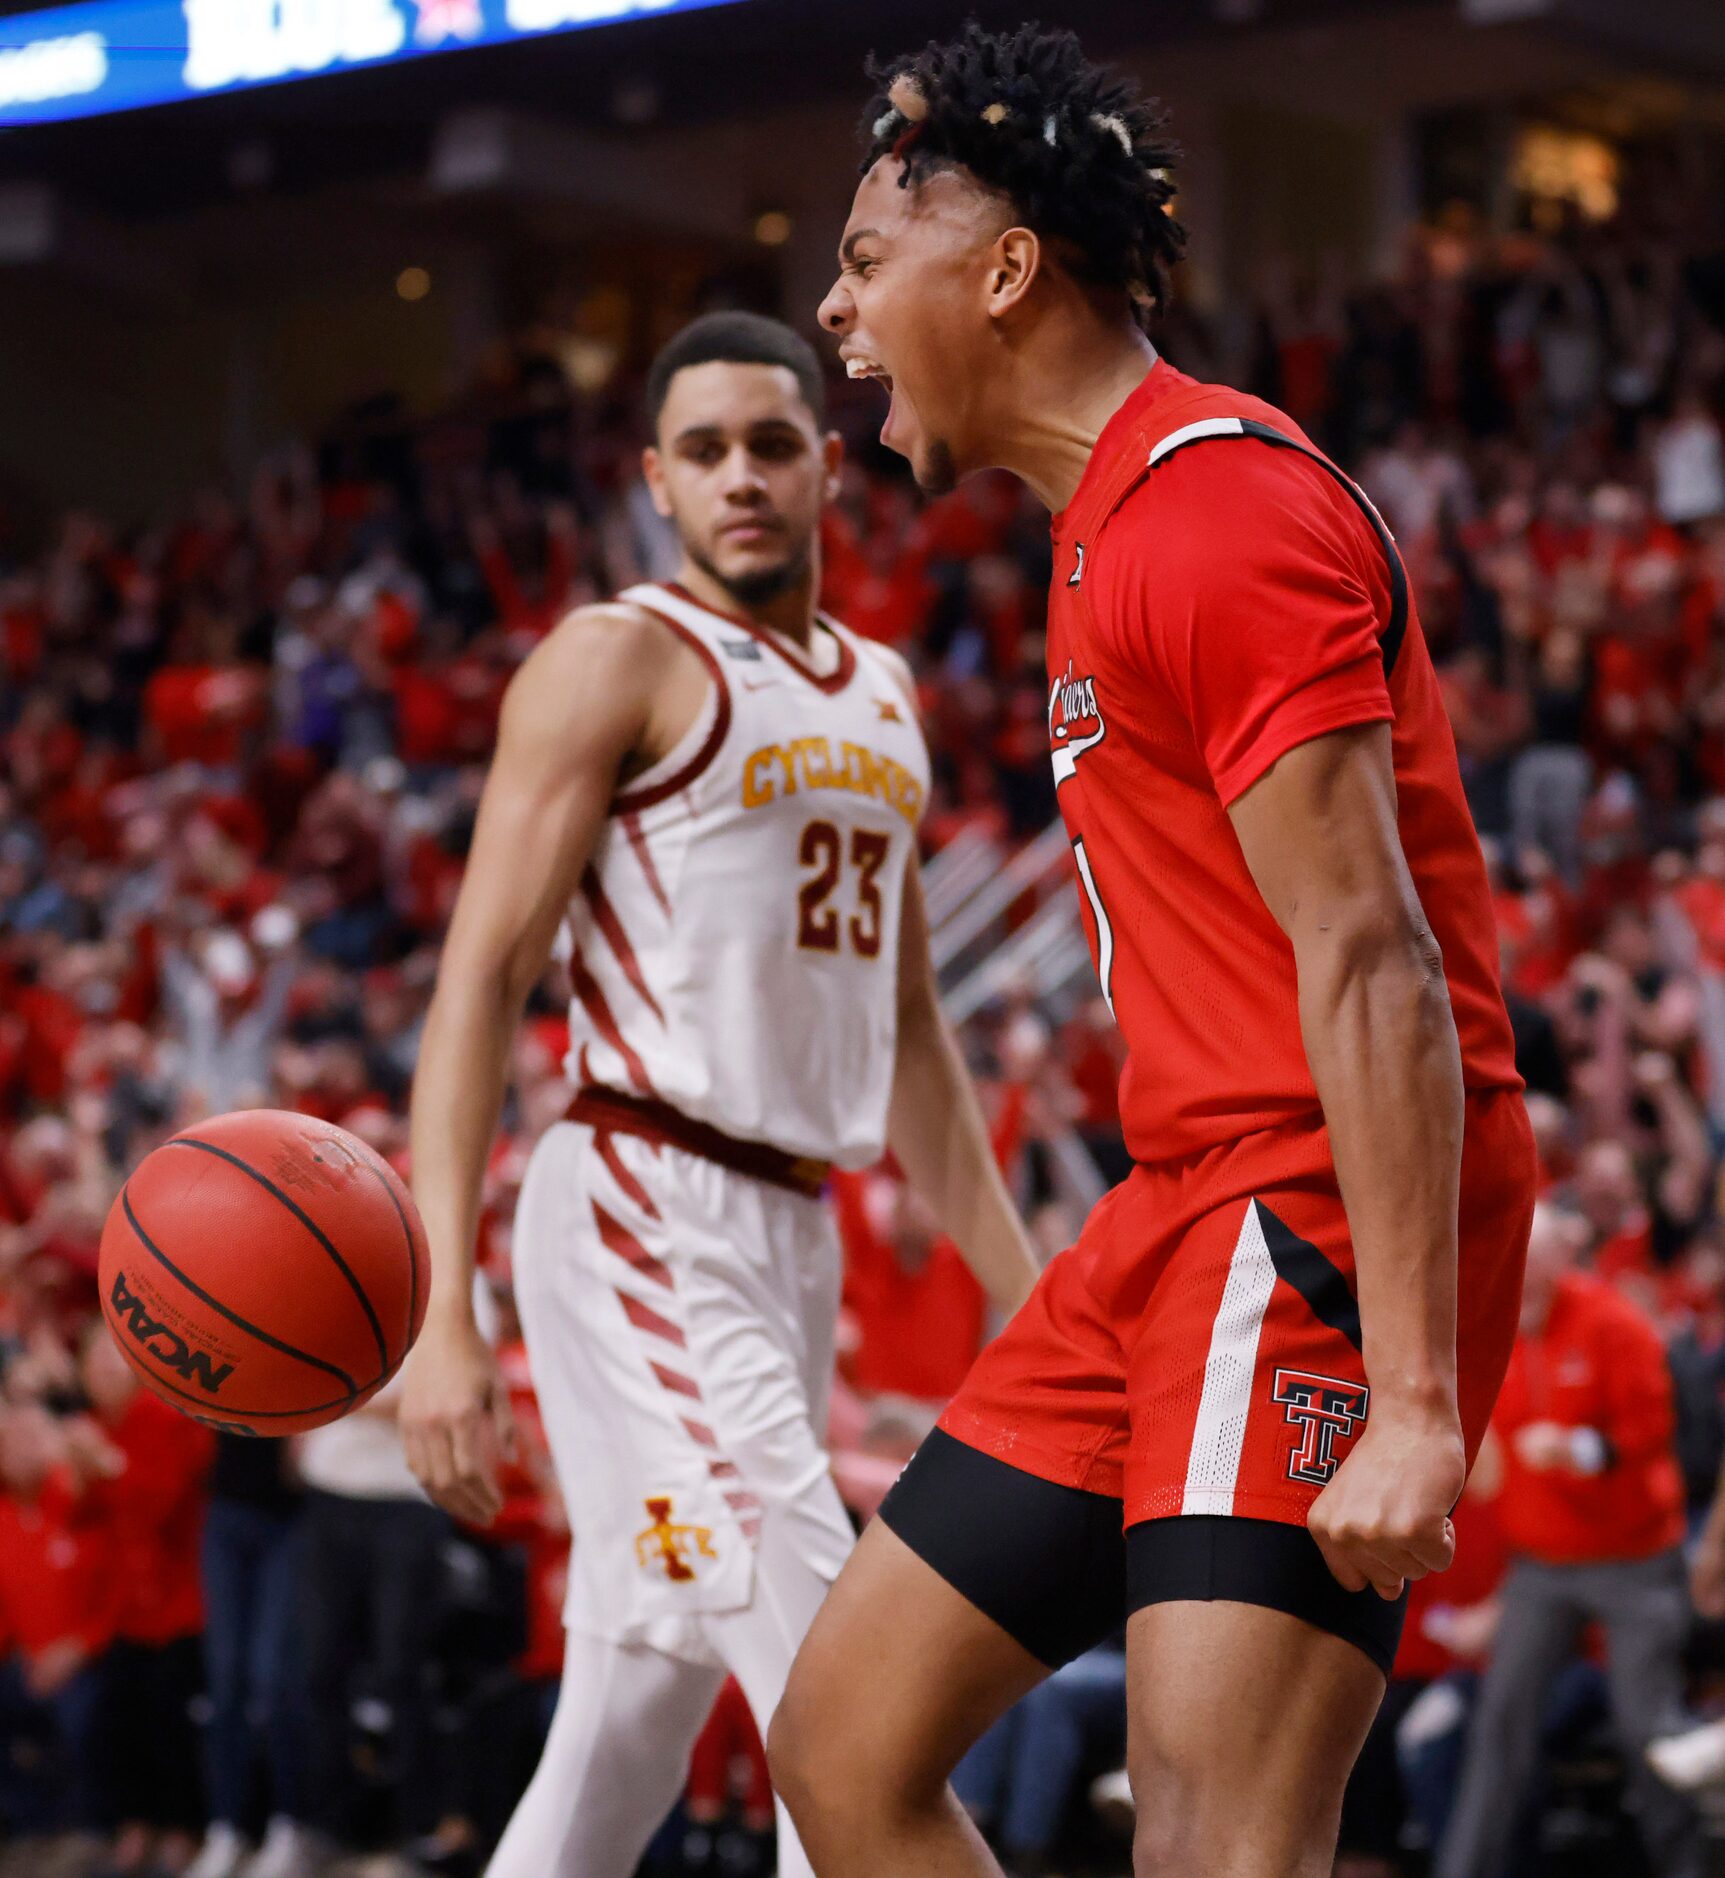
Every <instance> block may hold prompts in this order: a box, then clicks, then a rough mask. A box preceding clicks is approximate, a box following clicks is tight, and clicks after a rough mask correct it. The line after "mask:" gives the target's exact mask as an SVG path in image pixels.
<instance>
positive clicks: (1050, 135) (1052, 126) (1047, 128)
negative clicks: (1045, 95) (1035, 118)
mask: <svg viewBox="0 0 1725 1878" xmlns="http://www.w3.org/2000/svg"><path fill="white" fill-rule="evenodd" d="M1042 141H1043V142H1044V143H1045V144H1047V145H1048V147H1049V148H1050V149H1051V150H1052V149H1053V148H1054V146H1055V145H1056V144H1057V143H1058V142H1059V141H1060V121H1059V119H1058V118H1056V117H1055V115H1054V113H1053V112H1052V111H1050V112H1049V113H1048V115H1047V116H1046V117H1045V118H1044V119H1043V120H1042Z"/></svg>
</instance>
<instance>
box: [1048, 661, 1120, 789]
mask: <svg viewBox="0 0 1725 1878" xmlns="http://www.w3.org/2000/svg"><path fill="white" fill-rule="evenodd" d="M1107 734H1108V726H1107V725H1106V724H1105V723H1103V721H1102V707H1101V705H1099V704H1098V703H1097V702H1096V680H1095V679H1094V678H1091V677H1089V676H1084V677H1080V676H1079V675H1078V674H1077V673H1076V672H1074V670H1073V669H1072V661H1071V660H1070V659H1068V660H1067V661H1066V670H1065V671H1064V672H1062V673H1061V675H1060V676H1059V677H1058V678H1057V679H1055V681H1054V686H1053V689H1052V690H1051V691H1050V692H1049V694H1048V745H1049V754H1050V756H1051V757H1052V758H1053V761H1054V786H1055V788H1056V789H1058V788H1059V787H1060V785H1061V784H1062V783H1063V782H1065V781H1066V779H1067V777H1069V776H1070V775H1072V773H1073V772H1074V771H1075V770H1076V769H1077V767H1078V759H1079V758H1080V757H1081V756H1082V755H1083V754H1084V752H1085V751H1086V750H1093V749H1094V748H1095V747H1096V745H1097V744H1099V743H1100V742H1101V741H1102V739H1103V738H1104V737H1105V736H1106V735H1107Z"/></svg>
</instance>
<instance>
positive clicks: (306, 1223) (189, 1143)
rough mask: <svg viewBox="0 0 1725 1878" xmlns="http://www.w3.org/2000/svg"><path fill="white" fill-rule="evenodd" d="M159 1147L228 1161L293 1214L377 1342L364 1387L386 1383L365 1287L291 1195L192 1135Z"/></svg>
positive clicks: (383, 1349)
mask: <svg viewBox="0 0 1725 1878" xmlns="http://www.w3.org/2000/svg"><path fill="white" fill-rule="evenodd" d="M162 1145H163V1146H164V1147H169V1148H198V1149H200V1150H201V1151H202V1152H203V1153H205V1154H213V1155H215V1156H216V1157H217V1158H218V1159H220V1160H224V1161H227V1162H228V1163H229V1164H230V1165H231V1166H234V1167H237V1168H238V1169H239V1170H240V1172H241V1173H243V1174H249V1175H250V1176H251V1177H252V1179H253V1180H255V1181H256V1182H257V1183H258V1185H259V1186H260V1187H262V1188H263V1189H264V1191H265V1192H266V1193H272V1194H274V1195H275V1197H276V1198H277V1199H278V1200H280V1201H281V1203H282V1205H283V1206H285V1207H286V1208H287V1210H288V1211H289V1212H290V1213H291V1214H293V1216H294V1218H295V1219H297V1220H298V1221H299V1223H300V1224H301V1225H302V1226H303V1227H304V1228H305V1229H306V1231H307V1232H309V1233H310V1234H311V1236H312V1237H313V1238H314V1239H315V1240H316V1241H317V1242H318V1244H319V1245H320V1246H322V1247H323V1249H324V1250H325V1251H326V1252H327V1253H328V1254H329V1255H330V1257H331V1258H332V1259H334V1261H335V1264H336V1269H337V1270H338V1271H339V1272H340V1273H341V1275H342V1277H344V1278H345V1279H346V1280H347V1282H348V1284H349V1286H351V1288H352V1290H353V1295H354V1296H355V1297H356V1298H358V1299H359V1302H360V1306H361V1308H362V1309H363V1310H364V1312H365V1316H366V1321H367V1322H368V1323H369V1324H370V1325H371V1334H372V1336H373V1337H375V1338H376V1339H377V1361H378V1374H377V1379H376V1382H369V1383H367V1384H366V1385H365V1386H366V1388H368V1389H372V1388H375V1387H376V1386H377V1383H379V1382H383V1381H385V1380H386V1379H387V1378H388V1376H389V1344H388V1343H387V1342H386V1341H385V1338H384V1334H383V1325H382V1324H380V1323H379V1322H378V1319H377V1312H376V1311H375V1310H374V1309H373V1308H372V1303H371V1299H370V1298H368V1297H367V1296H366V1292H365V1286H364V1285H362V1284H361V1283H360V1282H359V1279H358V1278H357V1277H356V1276H355V1275H354V1270H353V1267H352V1266H351V1265H349V1264H348V1262H347V1260H346V1259H344V1258H343V1257H342V1255H341V1254H340V1253H339V1252H338V1251H337V1250H336V1248H335V1243H334V1241H333V1240H332V1239H331V1238H330V1236H329V1234H328V1233H326V1232H325V1231H324V1230H323V1228H322V1227H321V1226H320V1225H319V1224H318V1223H317V1221H316V1220H315V1219H313V1218H312V1216H311V1215H310V1214H309V1213H308V1212H306V1210H305V1209H304V1208H303V1207H302V1206H301V1205H300V1204H299V1202H298V1201H296V1200H295V1199H294V1198H293V1196H292V1195H291V1194H287V1193H283V1192H282V1190H281V1188H280V1187H278V1186H277V1185H276V1183H275V1182H274V1181H273V1180H271V1179H270V1177H269V1175H268V1174H262V1173H259V1172H258V1170H257V1169H256V1168H255V1167H253V1166H252V1164H251V1162H250V1161H242V1160H241V1159H240V1157H239V1156H238V1155H237V1154H230V1153H229V1152H228V1150H227V1149H226V1148H218V1147H216V1146H215V1145H214V1143H212V1142H209V1141H200V1140H198V1138H197V1137H196V1136H195V1135H175V1136H174V1137H173V1139H172V1140H170V1141H166V1142H164V1143H163V1144H162ZM362 1165H363V1163H362ZM354 1393H355V1394H356V1395H357V1394H358V1393H359V1391H358V1390H357V1388H356V1389H355V1390H354Z"/></svg>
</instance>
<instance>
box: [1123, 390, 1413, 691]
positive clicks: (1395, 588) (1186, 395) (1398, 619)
mask: <svg viewBox="0 0 1725 1878" xmlns="http://www.w3.org/2000/svg"><path fill="white" fill-rule="evenodd" d="M1260 412H1265V413H1268V414H1269V415H1270V416H1272V417H1280V416H1281V413H1280V412H1278V411H1276V410H1275V409H1274V407H1273V406H1271V405H1267V404H1265V403H1263V402H1262V401H1261V400H1260V399H1258V398H1252V397H1248V396H1247V395H1246V394H1245V393H1243V392H1238V391H1231V390H1229V389H1228V388H1227V387H1226V386H1223V385H1194V386H1193V387H1192V388H1191V389H1190V390H1188V391H1181V392H1177V393H1175V394H1174V395H1173V396H1172V397H1169V398H1164V399H1162V400H1161V401H1160V402H1159V403H1157V404H1156V405H1154V406H1152V408H1151V410H1150V412H1149V421H1148V422H1147V423H1145V424H1144V426H1143V427H1142V429H1141V431H1140V433H1139V439H1138V442H1139V447H1138V448H1136V449H1130V448H1129V449H1128V450H1127V451H1126V452H1125V453H1124V456H1123V460H1122V462H1121V463H1120V465H1119V467H1118V468H1117V470H1116V471H1115V473H1114V474H1113V476H1111V477H1110V478H1109V480H1108V482H1107V483H1105V484H1104V485H1103V489H1102V491H1101V493H1100V496H1099V499H1098V501H1097V504H1096V506H1095V508H1094V510H1093V511H1092V513H1093V514H1094V516H1095V518H1096V519H1095V521H1094V523H1093V524H1092V526H1093V528H1097V529H1099V528H1101V527H1102V526H1103V525H1104V524H1105V523H1106V522H1107V520H1108V518H1109V517H1110V516H1111V515H1112V514H1113V513H1114V511H1115V510H1116V509H1118V508H1119V506H1120V505H1121V503H1122V502H1124V501H1125V500H1126V498H1127V497H1128V496H1129V495H1130V494H1131V493H1132V491H1133V490H1134V489H1136V488H1137V487H1138V485H1139V484H1140V483H1141V482H1144V481H1146V480H1148V478H1149V477H1150V475H1151V474H1152V472H1153V471H1154V470H1155V469H1157V467H1158V466H1159V465H1161V464H1163V463H1166V462H1167V461H1168V459H1169V458H1170V457H1171V456H1173V455H1174V454H1175V452H1176V451H1179V450H1185V449H1188V448H1190V447H1191V446H1192V445H1193V444H1199V443H1208V442H1212V441H1214V440H1215V439H1218V438H1228V437H1235V438H1240V437H1244V438H1248V439H1250V440H1252V441H1254V442H1257V443H1267V444H1269V445H1270V446H1271V447H1272V448H1274V449H1278V450H1294V451H1297V452H1298V453H1299V454H1300V455H1301V456H1303V457H1307V458H1309V459H1310V460H1311V461H1312V462H1314V463H1316V464H1317V466H1318V467H1319V468H1320V469H1321V470H1323V471H1324V473H1325V474H1326V475H1328V476H1329V477H1331V478H1332V479H1333V480H1334V482H1335V483H1336V484H1337V486H1338V487H1339V488H1340V489H1341V490H1342V491H1343V492H1344V494H1346V495H1347V497H1348V499H1349V500H1350V501H1351V502H1352V503H1353V504H1354V506H1355V507H1356V508H1357V509H1358V510H1359V511H1360V513H1361V515H1363V516H1364V517H1365V519H1366V522H1367V525H1368V526H1369V527H1370V528H1371V531H1372V533H1373V534H1374V535H1376V536H1377V538H1378V545H1379V547H1381V548H1382V550H1383V554H1384V562H1385V565H1386V567H1387V569H1388V572H1389V582H1390V608H1389V617H1388V618H1387V619H1386V620H1385V621H1384V624H1383V628H1382V630H1381V631H1380V632H1379V634H1378V646H1379V650H1380V651H1381V653H1382V655H1383V661H1384V676H1385V677H1386V678H1387V677H1388V676H1389V674H1390V673H1391V672H1392V671H1394V669H1395V664H1396V660H1397V658H1398V657H1399V656H1400V653H1401V649H1402V642H1403V640H1404V639H1405V638H1406V637H1407V630H1408V611H1409V605H1410V602H1409V595H1408V575H1407V569H1406V567H1405V566H1403V564H1402V557H1401V551H1400V550H1399V549H1398V548H1397V546H1396V542H1395V537H1394V536H1393V535H1392V534H1391V533H1390V531H1389V527H1388V525H1387V524H1386V523H1385V521H1384V518H1383V517H1382V516H1381V515H1380V514H1379V513H1378V511H1377V506H1376V505H1375V504H1374V503H1373V501H1372V499H1371V497H1370V496H1368V495H1367V494H1366V492H1365V491H1364V490H1363V489H1362V488H1361V487H1360V486H1359V484H1358V483H1356V482H1355V481H1354V479H1353V478H1352V477H1351V476H1349V475H1348V474H1347V473H1346V472H1345V471H1343V470H1341V469H1338V468H1337V467H1336V465H1335V464H1334V463H1332V462H1331V461H1330V459H1329V458H1328V457H1327V456H1325V455H1324V453H1323V451H1322V450H1319V449H1318V448H1316V446H1314V445H1313V444H1311V443H1309V442H1308V441H1307V440H1306V439H1305V437H1303V436H1301V435H1298V434H1292V435H1291V434H1290V431H1292V430H1293V426H1292V424H1291V423H1289V420H1287V419H1283V422H1284V423H1289V429H1287V430H1284V429H1282V428H1281V427H1280V426H1279V425H1276V424H1272V423H1267V422H1265V420H1264V418H1263V417H1262V416H1260V415H1259V413H1260Z"/></svg>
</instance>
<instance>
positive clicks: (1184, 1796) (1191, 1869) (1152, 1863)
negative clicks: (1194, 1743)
mask: <svg viewBox="0 0 1725 1878" xmlns="http://www.w3.org/2000/svg"><path fill="white" fill-rule="evenodd" d="M1203 1794H1204V1784H1203V1783H1202V1782H1201V1781H1199V1780H1197V1779H1196V1778H1192V1777H1189V1775H1188V1772H1187V1770H1186V1769H1184V1768H1183V1767H1182V1766H1181V1765H1180V1764H1179V1763H1178V1762H1177V1761H1173V1760H1164V1759H1161V1758H1159V1757H1152V1756H1149V1755H1145V1754H1138V1755H1135V1756H1134V1757H1133V1763H1132V1798H1133V1802H1134V1805H1135V1808H1136V1813H1137V1818H1136V1823H1135V1825H1134V1827H1133V1832H1132V1878H1192V1874H1193V1873H1195V1872H1200V1871H1208V1870H1211V1869H1212V1865H1211V1864H1210V1863H1209V1862H1208V1861H1209V1860H1211V1859H1212V1858H1213V1855H1214V1853H1215V1852H1216V1850H1217V1849H1218V1848H1216V1847H1215V1846H1214V1845H1213V1844H1212V1843H1211V1832H1210V1827H1211V1824H1212V1822H1211V1821H1210V1820H1208V1819H1207V1818H1206V1817H1205V1810H1204V1807H1203V1804H1202V1802H1203Z"/></svg>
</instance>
